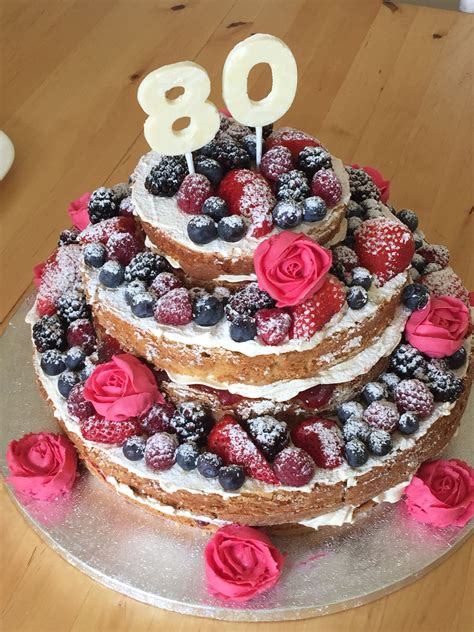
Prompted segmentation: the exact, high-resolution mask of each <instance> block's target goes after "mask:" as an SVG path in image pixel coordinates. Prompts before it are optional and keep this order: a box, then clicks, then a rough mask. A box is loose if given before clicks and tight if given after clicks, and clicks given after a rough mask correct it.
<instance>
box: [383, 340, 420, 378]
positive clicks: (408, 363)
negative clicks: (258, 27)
mask: <svg viewBox="0 0 474 632" xmlns="http://www.w3.org/2000/svg"><path fill="white" fill-rule="evenodd" d="M425 366H426V361H425V359H424V358H423V356H422V355H421V353H420V352H419V351H418V350H417V349H415V347H412V346H411V345H409V344H401V345H400V346H399V347H398V349H396V350H395V351H394V353H393V355H392V357H391V358H390V368H391V370H392V371H394V372H395V373H396V374H397V375H398V376H399V377H401V378H408V377H413V376H414V375H415V373H416V374H418V373H419V372H420V371H423V370H424V368H425Z"/></svg>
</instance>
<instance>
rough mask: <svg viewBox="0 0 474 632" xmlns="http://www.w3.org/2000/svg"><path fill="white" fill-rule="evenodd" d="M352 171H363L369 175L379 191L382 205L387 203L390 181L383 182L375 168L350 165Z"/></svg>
mask: <svg viewBox="0 0 474 632" xmlns="http://www.w3.org/2000/svg"><path fill="white" fill-rule="evenodd" d="M351 167H354V169H363V170H364V171H365V173H366V174H367V175H369V176H370V177H371V178H372V180H373V182H374V184H375V186H376V187H377V189H378V190H379V191H380V200H381V202H383V203H384V204H386V203H387V202H388V198H389V197H390V180H385V178H384V177H383V175H382V174H381V173H380V171H379V170H378V169H376V168H375V167H361V166H360V165H351Z"/></svg>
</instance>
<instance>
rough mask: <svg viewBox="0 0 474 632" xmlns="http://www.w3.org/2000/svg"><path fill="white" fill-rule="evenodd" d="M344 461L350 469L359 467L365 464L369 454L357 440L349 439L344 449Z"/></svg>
mask: <svg viewBox="0 0 474 632" xmlns="http://www.w3.org/2000/svg"><path fill="white" fill-rule="evenodd" d="M344 451H345V455H346V460H347V462H348V463H349V465H350V466H351V467H360V466H361V465H364V463H366V462H367V459H368V458H369V452H368V450H367V448H366V447H365V444H364V443H362V441H360V440H359V439H351V440H350V441H348V442H347V443H346V447H345V448H344Z"/></svg>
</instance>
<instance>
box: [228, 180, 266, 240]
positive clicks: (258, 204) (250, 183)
mask: <svg viewBox="0 0 474 632" xmlns="http://www.w3.org/2000/svg"><path fill="white" fill-rule="evenodd" d="M218 194H219V196H220V197H221V198H223V199H224V200H225V201H226V203H227V206H228V207H229V210H230V213H231V214H232V215H243V216H244V217H246V218H248V219H249V220H250V222H251V225H250V235H251V236H252V237H255V238H260V237H263V236H264V235H266V234H267V233H269V232H270V231H271V230H272V226H273V219H272V209H273V207H274V206H275V204H276V199H275V196H274V195H273V193H272V190H271V188H270V185H269V184H268V182H267V181H266V180H265V178H264V177H263V176H261V175H260V174H259V173H255V172H254V171H250V169H233V170H232V171H229V173H228V174H227V175H226V176H224V178H223V180H222V181H221V183H220V185H219V193H218Z"/></svg>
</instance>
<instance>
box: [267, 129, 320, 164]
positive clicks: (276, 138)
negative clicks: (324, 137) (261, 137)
mask: <svg viewBox="0 0 474 632" xmlns="http://www.w3.org/2000/svg"><path fill="white" fill-rule="evenodd" d="M277 145H282V146H283V147H287V148H288V149H289V150H290V151H291V155H292V157H293V159H294V160H296V159H297V158H298V154H299V153H300V151H302V150H303V149H304V148H305V147H321V143H320V142H319V140H317V138H314V136H310V135H309V134H306V132H300V130H298V129H293V128H292V127H280V129H277V130H276V131H274V132H272V134H270V136H269V137H268V138H267V140H266V141H265V151H268V150H269V149H271V148H272V147H276V146H277Z"/></svg>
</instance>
